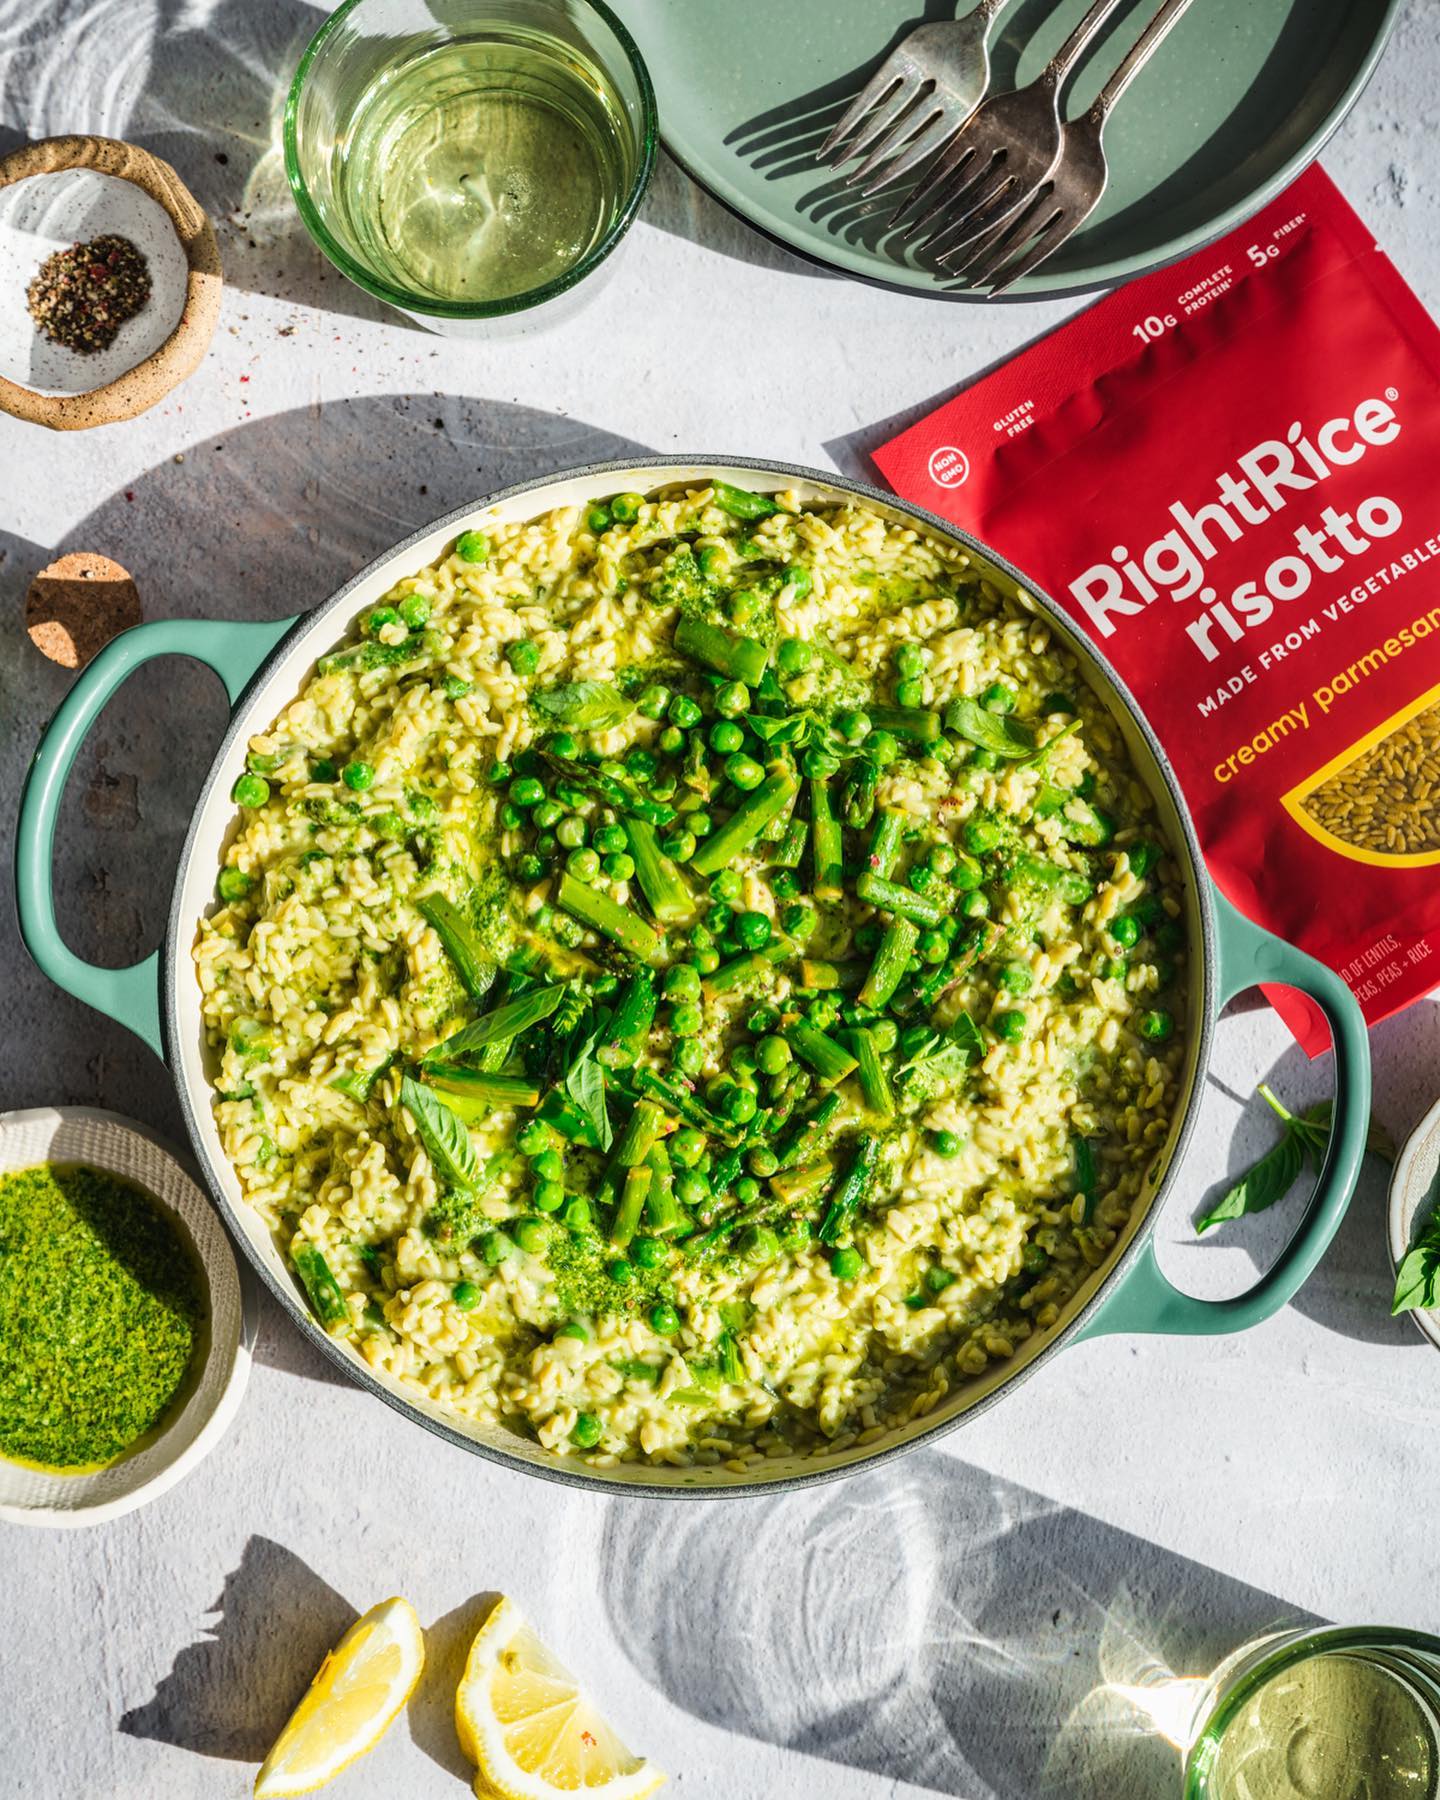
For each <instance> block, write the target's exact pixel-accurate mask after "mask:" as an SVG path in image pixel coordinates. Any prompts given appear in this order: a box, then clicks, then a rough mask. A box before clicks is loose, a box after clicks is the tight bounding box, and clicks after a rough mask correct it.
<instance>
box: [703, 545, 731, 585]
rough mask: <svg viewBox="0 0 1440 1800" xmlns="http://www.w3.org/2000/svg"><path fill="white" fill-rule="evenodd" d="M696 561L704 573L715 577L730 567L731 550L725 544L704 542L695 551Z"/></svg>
mask: <svg viewBox="0 0 1440 1800" xmlns="http://www.w3.org/2000/svg"><path fill="white" fill-rule="evenodd" d="M695 561H696V562H697V563H698V564H699V565H700V573H701V574H702V575H705V576H707V577H710V578H713V577H714V576H716V575H723V574H724V573H725V571H726V570H727V569H728V568H729V567H730V552H729V551H728V550H727V549H726V548H725V546H724V545H723V544H702V545H701V546H700V548H699V549H698V550H697V551H696V552H695Z"/></svg>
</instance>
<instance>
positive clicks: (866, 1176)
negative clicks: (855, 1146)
mask: <svg viewBox="0 0 1440 1800" xmlns="http://www.w3.org/2000/svg"><path fill="white" fill-rule="evenodd" d="M879 1160H880V1140H879V1139H878V1138H874V1137H867V1138H866V1139H865V1140H864V1141H863V1143H862V1144H861V1146H860V1149H859V1151H858V1152H857V1154H856V1157H855V1160H854V1162H853V1163H851V1165H850V1168H849V1170H848V1171H847V1173H846V1175H845V1177H844V1179H843V1180H842V1181H841V1182H840V1183H839V1184H838V1186H837V1187H836V1189H835V1191H834V1193H833V1194H832V1195H831V1196H830V1205H829V1208H828V1209H827V1211H826V1213H825V1217H824V1218H823V1219H822V1220H821V1222H820V1230H819V1232H818V1233H817V1234H816V1235H817V1236H818V1237H819V1239H820V1242H821V1243H822V1244H837V1243H839V1241H840V1239H841V1238H842V1237H843V1236H844V1235H845V1233H846V1232H847V1231H848V1230H849V1228H850V1222H851V1220H852V1219H853V1218H854V1217H855V1214H856V1212H857V1211H858V1210H859V1208H860V1205H861V1202H862V1201H863V1200H864V1198H865V1195H866V1194H867V1192H868V1191H869V1188H870V1183H871V1181H872V1180H873V1179H874V1175H875V1169H876V1165H877V1164H878V1162H879Z"/></svg>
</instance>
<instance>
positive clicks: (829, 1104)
mask: <svg viewBox="0 0 1440 1800" xmlns="http://www.w3.org/2000/svg"><path fill="white" fill-rule="evenodd" d="M839 1110H840V1096H839V1095H838V1094H827V1095H826V1096H825V1098H824V1099H823V1100H822V1101H821V1102H820V1104H819V1105H818V1106H817V1107H816V1108H815V1110H814V1112H813V1113H811V1115H810V1117H809V1118H808V1119H801V1120H799V1121H798V1122H797V1123H796V1125H795V1126H794V1127H793V1128H792V1129H791V1131H790V1132H789V1133H788V1134H787V1136H786V1137H785V1138H784V1139H783V1140H782V1141H781V1143H779V1144H777V1145H776V1148H775V1154H776V1155H777V1156H778V1157H779V1158H780V1167H781V1168H782V1169H793V1168H796V1167H798V1166H799V1165H801V1164H803V1163H807V1162H809V1161H810V1159H811V1158H812V1157H813V1156H814V1155H815V1153H816V1152H817V1151H818V1150H819V1148H820V1145H821V1144H822V1143H823V1142H824V1139H825V1133H826V1132H827V1131H828V1130H829V1129H830V1122H831V1120H832V1119H833V1118H834V1117H835V1115H836V1113H837V1112H839Z"/></svg>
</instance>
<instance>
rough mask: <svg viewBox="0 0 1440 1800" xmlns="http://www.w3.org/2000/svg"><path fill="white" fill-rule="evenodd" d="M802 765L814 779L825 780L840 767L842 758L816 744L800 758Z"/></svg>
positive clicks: (806, 772)
mask: <svg viewBox="0 0 1440 1800" xmlns="http://www.w3.org/2000/svg"><path fill="white" fill-rule="evenodd" d="M800 767H801V768H802V769H803V770H804V772H805V774H806V775H808V776H809V777H810V779H811V780H812V781H823V780H825V778H826V777H827V776H829V775H833V774H834V773H835V771H836V770H837V769H838V768H839V767H840V758H839V757H838V756H835V755H833V754H832V753H831V752H830V751H829V750H822V749H821V748H820V746H819V745H818V744H816V745H813V746H812V747H811V748H810V749H809V750H807V751H806V752H805V754H804V755H803V756H802V757H801V758H800Z"/></svg>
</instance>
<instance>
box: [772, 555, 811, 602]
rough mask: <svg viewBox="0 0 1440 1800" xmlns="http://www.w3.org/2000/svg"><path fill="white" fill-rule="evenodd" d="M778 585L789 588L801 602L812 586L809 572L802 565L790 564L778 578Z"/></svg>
mask: <svg viewBox="0 0 1440 1800" xmlns="http://www.w3.org/2000/svg"><path fill="white" fill-rule="evenodd" d="M780 585H781V586H782V587H787V588H789V590H790V592H791V593H792V594H793V595H794V596H795V597H796V599H797V600H803V599H804V598H805V596H806V594H808V593H809V592H810V589H811V588H812V587H813V586H814V583H813V581H812V580H811V577H810V571H809V570H808V569H807V568H806V567H805V565H804V564H803V563H791V564H790V566H789V568H788V569H786V571H785V573H784V574H783V575H782V576H781V577H780Z"/></svg>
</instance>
